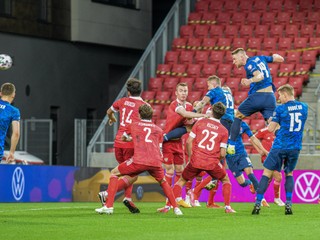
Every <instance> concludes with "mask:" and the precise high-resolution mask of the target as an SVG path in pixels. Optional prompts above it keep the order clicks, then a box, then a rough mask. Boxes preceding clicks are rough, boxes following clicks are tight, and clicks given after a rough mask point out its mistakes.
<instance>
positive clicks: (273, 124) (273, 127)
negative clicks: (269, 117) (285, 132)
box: [268, 122, 279, 132]
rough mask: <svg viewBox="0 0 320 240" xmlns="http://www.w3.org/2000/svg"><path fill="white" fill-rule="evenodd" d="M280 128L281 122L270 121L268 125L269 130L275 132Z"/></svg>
mask: <svg viewBox="0 0 320 240" xmlns="http://www.w3.org/2000/svg"><path fill="white" fill-rule="evenodd" d="M278 128H279V124H278V123H277V122H270V123H269V125H268V131H269V132H275V131H276V130H277V129H278Z"/></svg>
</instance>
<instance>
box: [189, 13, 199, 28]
mask: <svg viewBox="0 0 320 240" xmlns="http://www.w3.org/2000/svg"><path fill="white" fill-rule="evenodd" d="M201 20H202V14H201V13H199V12H191V13H189V16H188V24H189V25H193V24H200V23H201Z"/></svg>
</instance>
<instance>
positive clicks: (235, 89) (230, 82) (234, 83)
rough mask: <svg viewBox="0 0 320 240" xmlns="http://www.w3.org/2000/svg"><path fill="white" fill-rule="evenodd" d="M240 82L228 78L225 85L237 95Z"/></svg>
mask: <svg viewBox="0 0 320 240" xmlns="http://www.w3.org/2000/svg"><path fill="white" fill-rule="evenodd" d="M240 81H241V79H240V78H227V80H226V82H225V85H227V86H228V87H229V88H230V89H231V91H232V92H233V93H234V94H235V92H238V91H239V85H240ZM234 94H233V95H234Z"/></svg>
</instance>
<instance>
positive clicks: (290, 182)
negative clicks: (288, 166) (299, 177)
mask: <svg viewBox="0 0 320 240" xmlns="http://www.w3.org/2000/svg"><path fill="white" fill-rule="evenodd" d="M293 185H294V183H293V176H286V183H285V185H284V186H285V189H286V200H287V201H286V203H289V204H291V202H292V201H291V199H292V192H293Z"/></svg>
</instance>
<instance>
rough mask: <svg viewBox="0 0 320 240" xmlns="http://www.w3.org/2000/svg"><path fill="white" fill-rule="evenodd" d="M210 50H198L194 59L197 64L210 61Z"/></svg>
mask: <svg viewBox="0 0 320 240" xmlns="http://www.w3.org/2000/svg"><path fill="white" fill-rule="evenodd" d="M209 54H210V52H209V51H196V54H195V55H194V57H193V59H194V62H195V63H196V64H205V63H208V61H209Z"/></svg>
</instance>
